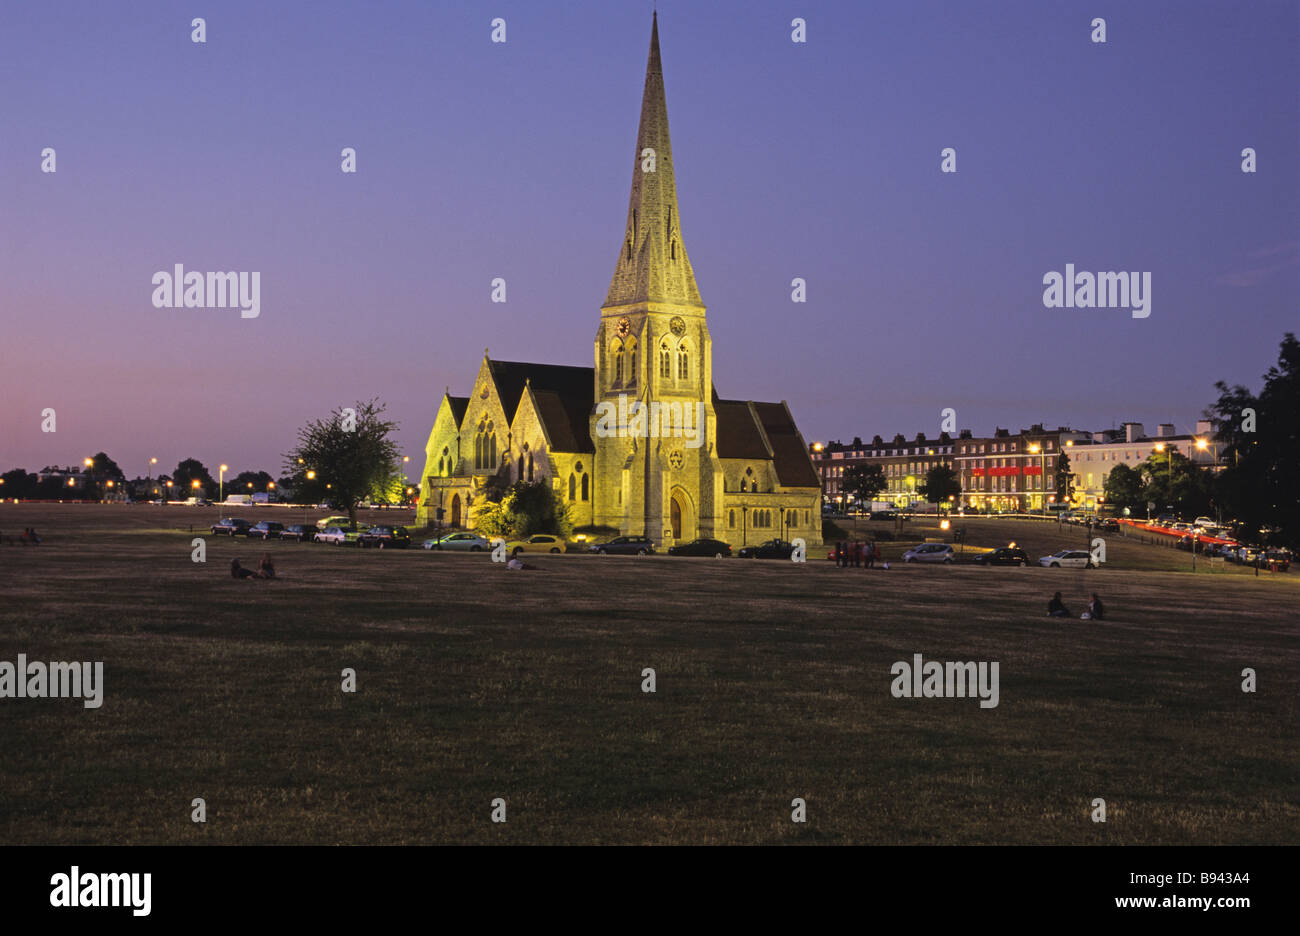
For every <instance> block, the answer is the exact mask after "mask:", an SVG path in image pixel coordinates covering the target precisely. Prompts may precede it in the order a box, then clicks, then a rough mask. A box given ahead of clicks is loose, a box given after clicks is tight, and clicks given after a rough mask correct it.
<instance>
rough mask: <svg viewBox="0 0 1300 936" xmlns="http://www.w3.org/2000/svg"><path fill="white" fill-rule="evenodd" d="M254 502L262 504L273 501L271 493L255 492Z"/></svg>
mask: <svg viewBox="0 0 1300 936" xmlns="http://www.w3.org/2000/svg"><path fill="white" fill-rule="evenodd" d="M253 503H254V504H258V505H261V504H269V503H271V495H270V494H254V495H253Z"/></svg>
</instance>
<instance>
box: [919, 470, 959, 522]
mask: <svg viewBox="0 0 1300 936" xmlns="http://www.w3.org/2000/svg"><path fill="white" fill-rule="evenodd" d="M916 493H918V494H920V495H921V496H922V497H924V498H925V499H926V500H928V501H930V502H931V503H932V504H934V505H935V508H934V509H935V513H938V512H939V507H940V505H941V504H943V502H944V501H946V500H947V499H948V498H949V497H953V498H957V497H961V482H960V481H959V480H958V479H957V472H955V471H953V470H952V469H951V468H949V467H948V466H947V465H935V466H934V467H933V468H931V469H930V470H929V471H927V472H926V473H925V480H924V481H922V482H921V483H920V484H918V485H917V486H916Z"/></svg>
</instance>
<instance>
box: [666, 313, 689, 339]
mask: <svg viewBox="0 0 1300 936" xmlns="http://www.w3.org/2000/svg"><path fill="white" fill-rule="evenodd" d="M668 327H669V328H671V329H672V330H673V334H674V335H676V336H677V337H678V338H680V337H682V332H684V331H686V323H685V322H684V321H682V319H681V316H678V315H674V316H673V320H672V321H671V322H669V323H668Z"/></svg>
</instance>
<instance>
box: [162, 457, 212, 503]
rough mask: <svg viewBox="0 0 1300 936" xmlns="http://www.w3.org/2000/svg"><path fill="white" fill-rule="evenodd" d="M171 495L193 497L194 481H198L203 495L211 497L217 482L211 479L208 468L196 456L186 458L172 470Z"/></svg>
mask: <svg viewBox="0 0 1300 936" xmlns="http://www.w3.org/2000/svg"><path fill="white" fill-rule="evenodd" d="M171 480H172V484H173V485H174V486H173V487H172V489H171V493H172V497H194V496H196V495H195V493H194V482H195V481H197V482H199V490H200V491H202V492H203V496H205V497H211V496H212V495H213V494H214V493H215V492H216V489H217V482H215V481H213V480H212V475H210V474H208V469H207V468H205V467H203V462H201V461H199V460H198V459H197V458H187V459H185V460H184V461H183V462H181V463H180V464H178V465H177V466H176V470H175V471H173V472H172V479H171Z"/></svg>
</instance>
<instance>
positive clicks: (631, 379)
mask: <svg viewBox="0 0 1300 936" xmlns="http://www.w3.org/2000/svg"><path fill="white" fill-rule="evenodd" d="M627 385H628V386H629V387H632V386H635V385H636V342H635V341H631V340H629V341H628V343H627Z"/></svg>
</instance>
